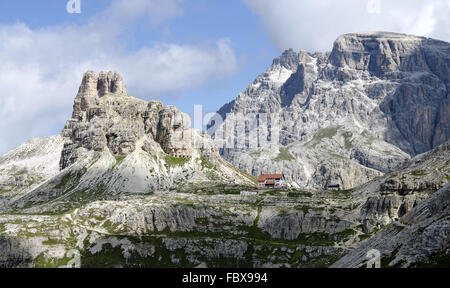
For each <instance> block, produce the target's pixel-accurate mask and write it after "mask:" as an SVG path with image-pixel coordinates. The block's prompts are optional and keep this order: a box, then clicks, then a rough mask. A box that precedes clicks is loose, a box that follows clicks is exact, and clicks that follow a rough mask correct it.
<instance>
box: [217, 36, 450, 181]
mask: <svg viewBox="0 0 450 288" xmlns="http://www.w3.org/2000/svg"><path fill="white" fill-rule="evenodd" d="M449 71H450V44H449V43H446V42H443V41H438V40H434V39H428V38H423V37H416V36H410V35H404V34H395V33H388V32H373V33H354V34H346V35H343V36H340V37H339V38H338V39H337V40H336V41H335V43H334V46H333V50H332V51H331V52H330V53H314V54H311V53H306V52H303V51H301V52H299V53H297V52H294V51H292V50H288V51H285V52H284V53H283V54H282V55H281V56H280V57H278V58H276V59H275V60H274V61H273V63H272V65H271V66H270V67H269V68H268V70H267V71H266V72H264V73H263V74H261V75H260V76H259V77H258V78H257V79H256V80H255V81H254V82H253V83H252V84H251V85H250V86H249V87H248V88H247V89H246V90H245V91H244V92H243V93H240V94H239V96H238V97H237V98H236V99H235V100H233V101H232V102H230V103H228V104H226V105H224V106H223V107H222V108H221V109H220V110H219V111H218V113H219V114H220V115H221V116H222V117H223V118H224V119H225V121H224V123H223V124H219V122H217V121H216V122H215V123H211V126H210V128H211V130H210V133H211V134H212V135H213V137H214V139H215V140H216V141H217V143H220V141H221V140H226V139H227V138H226V137H228V136H230V135H226V133H225V134H224V131H234V132H235V133H234V134H236V133H237V132H236V131H239V129H241V126H244V127H245V129H246V135H245V137H246V138H245V139H244V140H241V141H240V142H239V140H234V141H235V143H234V144H237V143H244V144H243V147H238V146H237V145H235V146H233V147H232V148H230V147H221V148H223V149H221V154H222V155H223V156H224V157H225V159H227V160H229V161H230V162H231V163H233V164H234V165H236V166H238V167H239V168H241V169H243V170H245V171H247V172H249V173H252V174H253V175H257V174H260V173H264V172H266V171H271V172H272V171H274V169H278V170H277V172H284V173H285V174H286V175H287V177H288V180H289V181H290V182H292V183H293V184H294V185H295V186H296V185H298V186H302V187H306V188H316V189H319V188H320V189H324V188H325V187H326V185H327V181H328V179H329V177H327V176H326V175H324V174H323V172H324V171H327V173H330V174H332V175H335V176H333V178H335V179H333V181H335V182H337V183H336V184H341V186H343V187H344V188H352V187H354V186H357V185H361V184H363V183H364V182H366V181H367V179H373V178H374V177H376V176H379V175H381V174H380V173H386V172H389V171H392V169H394V168H395V167H397V166H398V165H399V164H401V163H402V162H404V161H405V160H408V159H409V158H410V157H413V156H415V155H418V154H420V153H423V152H426V151H428V150H431V149H432V148H434V147H437V146H439V145H440V144H443V143H445V142H447V141H449V139H450V121H449V120H450V119H449V117H450V116H449V112H448V111H450V110H449V109H448V107H449V105H450V104H449V103H450V100H449V99H450V98H449V96H448V91H449V88H450V81H449V80H450V77H449V75H450V73H449ZM239 113H242V114H244V115H251V114H252V113H260V114H261V113H271V114H270V116H268V117H269V118H270V119H272V120H274V119H275V118H279V121H278V120H276V119H275V124H272V125H268V127H266V126H264V127H263V128H259V129H260V130H261V129H262V130H267V131H266V132H265V135H267V139H270V140H274V139H271V137H275V138H277V139H275V140H276V142H278V143H279V144H280V146H281V148H282V149H284V150H286V151H287V152H289V154H290V155H291V156H292V157H277V155H278V149H279V147H275V148H273V143H269V144H267V143H265V142H267V141H259V142H257V143H256V145H252V144H254V143H252V141H251V138H252V137H251V136H249V135H250V133H251V132H250V129H249V127H251V125H252V121H254V119H253V120H252V119H249V120H246V121H243V120H242V119H241V120H240V121H239V120H238V121H236V117H235V115H236V114H239ZM269 123H270V121H269ZM272 127H279V137H278V135H277V134H276V133H275V134H274V135H271V131H273V130H271V128H272ZM232 134H233V133H232ZM224 135H225V136H224ZM278 138H279V141H277V140H278ZM269 142H270V141H269ZM308 143H309V144H312V145H308ZM284 154H286V153H284ZM336 156H337V157H336ZM341 157H342V158H345V159H347V163H350V162H351V163H352V164H346V165H345V166H347V165H352V166H353V167H354V168H353V169H352V170H353V172H351V173H349V172H348V171H344V172H341V171H342V170H341V168H342V166H341V165H339V164H337V162H342V159H341ZM279 161H282V163H281V164H280V163H278V162H279ZM291 167H298V168H297V169H294V170H291ZM323 167H326V168H327V169H325V170H324V169H323ZM331 167H334V168H331ZM330 169H332V170H333V171H330ZM355 169H356V170H358V171H357V172H356V170H355ZM371 169H374V170H377V171H379V172H380V173H374V172H373V171H371ZM319 179H320V180H319Z"/></svg>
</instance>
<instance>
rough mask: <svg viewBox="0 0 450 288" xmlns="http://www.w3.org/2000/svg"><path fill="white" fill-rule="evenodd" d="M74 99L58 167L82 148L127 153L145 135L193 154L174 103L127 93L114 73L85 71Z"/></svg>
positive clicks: (175, 151) (178, 153) (172, 150)
mask: <svg viewBox="0 0 450 288" xmlns="http://www.w3.org/2000/svg"><path fill="white" fill-rule="evenodd" d="M74 102H75V103H74V109H73V116H72V119H70V120H68V121H67V123H66V125H65V127H64V129H63V131H62V135H63V136H64V137H65V138H66V139H67V141H66V143H65V145H64V149H63V152H62V156H61V162H60V166H61V169H65V168H66V167H68V166H70V165H71V164H73V163H75V162H76V161H77V160H78V159H79V154H80V153H83V151H85V150H87V151H91V150H93V151H103V150H104V149H109V151H110V152H111V153H112V154H114V155H119V156H126V155H128V154H130V153H132V152H133V151H135V149H136V145H138V142H139V140H141V139H142V138H143V137H144V136H145V137H149V138H150V139H152V140H154V141H156V142H158V144H159V145H160V146H161V148H162V149H163V151H164V152H166V153H167V154H169V155H172V156H175V157H184V158H187V157H191V156H192V155H193V149H194V148H193V146H194V143H193V141H194V137H193V135H192V134H193V133H194V132H193V130H192V129H191V123H190V120H189V117H188V116H187V115H185V114H184V113H182V112H181V111H180V110H178V109H177V108H176V107H174V106H168V107H163V105H162V104H161V102H159V101H150V102H146V101H143V100H140V99H136V98H133V97H131V96H128V95H127V94H126V88H125V85H124V84H123V80H122V77H121V76H120V75H119V74H118V73H113V72H100V74H99V76H98V77H97V75H96V74H95V72H92V71H89V72H87V73H86V74H85V75H84V77H83V80H82V83H81V85H80V88H79V92H78V95H77V96H76V98H75V101H74ZM199 148H203V147H199ZM209 148H210V149H213V150H214V149H215V148H214V147H213V146H210V147H209Z"/></svg>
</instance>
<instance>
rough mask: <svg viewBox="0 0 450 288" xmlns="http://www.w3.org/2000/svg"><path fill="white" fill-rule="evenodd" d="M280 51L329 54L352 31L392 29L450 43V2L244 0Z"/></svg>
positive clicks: (409, 0) (420, 0) (440, 0)
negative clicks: (334, 42)
mask: <svg viewBox="0 0 450 288" xmlns="http://www.w3.org/2000/svg"><path fill="white" fill-rule="evenodd" d="M244 2H245V3H246V4H247V5H248V6H249V7H250V8H251V9H252V10H253V11H254V12H255V13H256V14H257V15H258V16H259V17H260V18H261V20H262V22H263V24H264V25H265V26H266V28H267V30H268V33H269V35H270V37H271V39H272V41H273V43H274V44H275V45H276V46H277V47H278V48H279V49H280V50H284V49H287V48H294V49H296V50H300V49H301V50H307V51H311V52H312V51H329V50H331V48H332V44H333V41H334V40H335V39H336V38H337V36H339V35H341V34H344V33H349V32H361V31H391V32H399V33H408V34H414V35H419V36H427V37H433V38H437V39H441V40H445V41H450V30H449V29H448V27H450V18H449V17H448V15H450V1H448V0H429V1H422V0H395V1H389V0H340V1H336V0H278V1H272V0H244Z"/></svg>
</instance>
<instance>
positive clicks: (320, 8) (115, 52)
mask: <svg viewBox="0 0 450 288" xmlns="http://www.w3.org/2000/svg"><path fill="white" fill-rule="evenodd" d="M69 1H75V0H2V1H0V63H1V65H0V118H1V119H2V120H1V121H0V135H1V137H0V154H3V153H5V152H7V151H8V150H10V149H13V148H14V147H16V146H18V145H20V144H21V143H23V142H25V141H27V140H29V139H31V138H34V137H43V136H48V135H54V134H57V133H59V132H60V131H61V129H62V128H63V127H64V123H65V121H66V120H67V119H68V118H69V117H70V115H71V112H72V105H73V99H74V97H75V96H76V93H77V90H78V86H79V84H80V82H81V78H82V75H83V73H84V72H85V71H87V70H94V71H96V72H99V71H102V70H113V71H117V72H119V73H120V74H121V75H122V76H123V78H124V81H125V83H126V85H127V90H128V94H129V95H132V96H135V97H138V98H141V99H144V100H150V99H158V100H161V101H162V102H163V104H164V105H175V106H177V107H178V108H180V110H182V111H183V112H186V113H188V114H192V113H193V111H194V105H195V104H200V105H202V106H203V110H204V112H211V111H216V110H218V109H219V108H220V107H221V106H222V105H223V104H225V103H228V102H229V101H231V100H233V99H234V98H236V97H237V95H238V93H239V92H241V91H243V90H245V88H246V87H247V86H248V85H249V84H250V83H252V82H253V80H254V79H255V78H256V77H257V76H258V75H259V74H261V73H263V72H264V71H265V70H266V69H267V67H268V66H270V64H271V63H272V60H273V58H275V57H277V56H279V55H280V54H281V53H282V52H283V51H284V50H286V49H289V48H293V49H295V50H297V51H298V50H306V51H309V52H315V51H329V50H331V48H332V45H333V41H334V40H335V39H336V38H337V37H338V36H339V35H341V34H344V33H349V32H361V31H392V32H399V33H408V34H414V35H419V36H427V37H433V38H437V39H441V40H444V41H450V29H448V27H450V19H449V15H450V1H449V0H428V1H419V0H396V1H389V0H339V1H337V0H227V1H223V0H79V1H80V12H81V13H72V14H71V13H68V11H67V9H66V4H67V3H68V2H69Z"/></svg>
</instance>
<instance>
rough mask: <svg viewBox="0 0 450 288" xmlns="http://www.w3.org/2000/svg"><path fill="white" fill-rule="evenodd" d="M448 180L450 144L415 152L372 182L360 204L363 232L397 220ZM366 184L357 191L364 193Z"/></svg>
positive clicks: (449, 177)
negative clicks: (363, 201) (365, 198)
mask: <svg viewBox="0 0 450 288" xmlns="http://www.w3.org/2000/svg"><path fill="white" fill-rule="evenodd" d="M449 180H450V143H446V144H443V145H441V146H439V147H437V148H435V149H433V150H432V151H430V152H427V153H424V154H421V155H418V156H416V157H414V158H413V159H412V160H410V161H408V162H406V163H405V164H403V165H402V167H400V169H399V170H396V171H394V172H392V173H389V174H387V175H386V176H385V177H383V178H381V179H378V180H377V181H374V182H373V184H374V186H372V187H370V189H373V190H372V191H371V193H369V195H368V198H367V200H366V201H365V203H364V205H363V206H362V207H361V213H360V221H361V223H362V225H363V229H364V231H365V232H367V233H370V232H372V231H373V230H374V229H379V228H382V227H384V226H386V225H388V224H390V223H392V222H394V221H397V220H398V219H400V218H401V217H402V216H404V215H405V214H406V213H408V212H409V211H410V210H411V209H413V208H414V207H416V206H417V205H419V204H420V203H421V202H423V201H424V200H425V199H427V198H428V197H430V195H432V194H433V193H435V192H436V191H437V190H439V189H441V188H442V187H444V186H445V185H446V184H447V183H448V182H449ZM370 189H366V188H365V187H362V188H360V189H359V190H357V192H356V193H361V194H364V193H367V191H366V190H370Z"/></svg>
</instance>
